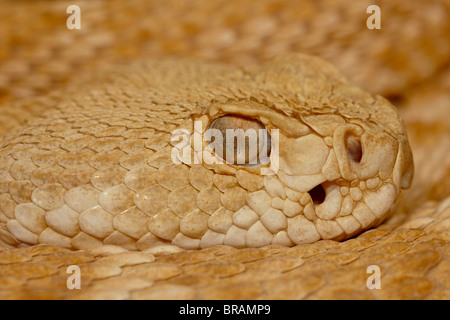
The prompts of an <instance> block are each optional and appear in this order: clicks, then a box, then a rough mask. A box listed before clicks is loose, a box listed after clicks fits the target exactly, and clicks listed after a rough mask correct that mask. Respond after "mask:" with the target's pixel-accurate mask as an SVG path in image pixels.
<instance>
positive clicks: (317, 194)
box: [308, 184, 326, 205]
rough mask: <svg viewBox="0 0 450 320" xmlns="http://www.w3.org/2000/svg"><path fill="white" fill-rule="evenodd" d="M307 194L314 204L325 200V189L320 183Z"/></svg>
mask: <svg viewBox="0 0 450 320" xmlns="http://www.w3.org/2000/svg"><path fill="white" fill-rule="evenodd" d="M308 193H309V195H310V196H311V199H312V201H313V203H314V204H315V205H318V204H321V203H322V202H324V201H325V196H326V193H325V189H324V188H323V187H322V185H321V184H319V185H318V186H316V187H314V188H313V189H311V190H309V191H308Z"/></svg>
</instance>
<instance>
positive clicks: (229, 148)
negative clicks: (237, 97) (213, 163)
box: [206, 115, 270, 166]
mask: <svg viewBox="0 0 450 320" xmlns="http://www.w3.org/2000/svg"><path fill="white" fill-rule="evenodd" d="M206 139H207V140H208V141H209V145H210V147H211V148H212V149H213V150H214V152H215V153H216V155H217V156H219V157H220V158H222V159H223V160H225V161H226V162H228V163H231V164H236V165H245V166H254V165H259V164H266V163H268V162H269V160H268V157H269V156H270V135H269V133H268V131H267V129H266V128H265V126H264V125H263V124H262V123H261V122H260V121H258V120H255V119H251V118H245V117H242V116H238V115H226V116H222V117H219V118H217V119H215V120H213V121H212V122H211V124H210V126H209V128H208V130H207V132H206Z"/></svg>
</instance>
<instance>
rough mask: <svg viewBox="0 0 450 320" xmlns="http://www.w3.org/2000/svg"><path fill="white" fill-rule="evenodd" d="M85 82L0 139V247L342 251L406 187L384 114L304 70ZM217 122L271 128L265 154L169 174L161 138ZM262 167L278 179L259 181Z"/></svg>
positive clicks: (196, 66) (213, 69)
mask: <svg viewBox="0 0 450 320" xmlns="http://www.w3.org/2000/svg"><path fill="white" fill-rule="evenodd" d="M108 79H109V80H108ZM95 81H96V82H97V81H98V83H101V85H97V86H95V87H94V88H92V89H82V88H77V95H76V97H73V98H72V97H71V98H69V99H67V100H62V101H59V102H58V105H57V106H54V107H49V110H48V112H47V113H45V114H44V115H42V116H41V117H39V118H38V119H36V120H30V121H29V122H28V123H27V124H26V125H25V126H23V127H22V128H21V129H19V131H18V132H13V133H11V134H8V135H6V136H5V139H4V143H3V148H2V150H1V151H0V152H1V153H0V154H1V156H2V163H3V164H4V166H5V167H4V171H3V172H4V173H3V179H2V183H3V185H4V190H3V192H4V193H3V194H2V208H3V209H4V214H3V217H2V218H3V220H7V222H6V228H2V231H3V232H2V234H3V237H2V240H3V241H4V243H6V244H9V245H13V244H14V243H15V241H14V240H15V239H17V240H18V242H24V243H27V244H38V243H42V244H55V245H60V246H63V247H67V248H76V249H88V248H91V247H95V246H98V245H100V244H102V243H103V244H113V245H118V246H123V247H126V248H128V249H137V248H139V249H147V248H149V247H151V246H158V245H161V244H164V243H171V244H175V245H178V246H180V247H182V248H185V249H199V248H206V247H210V246H213V245H222V244H225V245H232V246H236V247H261V246H265V245H270V244H272V245H287V246H291V245H294V244H302V243H311V242H315V241H317V240H320V239H326V240H330V239H344V238H348V237H351V236H353V235H355V234H357V233H360V232H361V231H362V230H364V229H367V228H369V227H370V226H373V225H377V224H379V223H380V222H382V221H383V220H384V218H385V217H386V215H387V212H388V211H389V209H390V208H391V206H392V205H393V203H394V201H395V199H396V198H397V195H399V194H400V191H401V189H402V188H405V187H408V186H409V185H410V182H411V179H412V172H413V164H412V156H411V151H410V148H409V144H408V141H407V137H406V132H405V128H404V125H403V123H402V121H401V120H400V118H399V115H398V113H397V112H396V110H395V107H394V106H392V105H391V104H389V102H388V101H386V100H384V99H382V98H381V97H379V96H377V97H373V96H370V95H369V94H367V93H365V92H363V91H362V90H360V89H358V88H356V87H354V86H351V85H349V84H348V83H347V81H346V80H345V79H343V78H342V77H341V76H340V75H339V74H338V73H337V72H336V71H335V70H334V69H333V68H332V67H331V66H329V65H328V64H326V63H325V62H323V61H321V60H319V59H317V58H312V57H309V56H301V55H290V56H287V57H280V58H277V59H275V60H274V61H271V62H268V63H267V64H266V65H264V66H259V67H255V68H253V69H246V70H243V69H235V68H231V67H226V66H221V65H215V64H202V63H195V62H182V61H180V62H177V61H156V62H148V63H143V64H137V65H134V66H132V67H128V68H127V67H125V68H123V69H121V68H117V69H116V70H115V72H114V73H112V74H107V75H106V76H104V77H103V78H102V80H99V79H96V80H95ZM85 85H86V86H87V87H88V88H90V87H92V86H93V85H92V84H85ZM224 117H227V118H224ZM246 117H247V118H246ZM252 119H253V120H252ZM217 120H219V121H220V122H221V125H222V126H224V127H225V128H226V129H235V128H243V129H244V130H247V129H248V128H247V127H249V123H250V122H251V121H258V122H259V123H260V124H261V125H262V126H264V127H265V128H266V129H268V130H269V134H272V132H273V130H274V129H275V128H277V129H281V132H280V133H279V138H278V139H279V143H278V146H277V148H278V152H277V154H273V155H272V154H271V155H270V163H268V164H266V165H256V166H252V167H250V166H246V165H239V164H236V163H235V162H232V163H228V162H224V161H222V163H221V164H220V163H217V162H218V161H219V160H218V159H217V160H216V162H215V163H211V162H209V163H208V161H207V160H208V159H204V160H203V159H201V160H198V161H197V163H198V164H195V163H193V162H192V160H191V159H189V160H190V161H188V162H187V163H175V162H174V159H173V156H172V155H173V154H174V152H173V150H174V148H176V145H174V144H173V138H172V136H173V133H174V132H176V130H177V129H180V128H183V129H185V130H187V131H188V132H190V133H193V132H194V122H196V121H197V122H199V123H200V124H203V130H202V129H196V130H200V132H199V133H201V134H202V133H203V131H204V130H206V129H207V128H208V127H210V126H211V127H212V126H213V123H214V121H217ZM239 120H240V121H242V122H243V123H239ZM273 140H274V139H273V137H272V143H273ZM201 143H202V142H200V144H201ZM223 143H225V141H223ZM206 146H207V143H206V142H205V141H203V146H201V147H200V148H199V150H196V151H194V150H193V146H192V147H188V149H187V151H188V152H189V156H190V153H191V152H193V157H196V158H199V157H200V156H201V155H203V157H204V155H205V154H206V153H205V151H204V149H205V148H206ZM176 150H178V149H176ZM215 151H216V153H215V154H214V153H213V156H215V157H216V158H218V155H217V151H218V150H217V148H216V150H215ZM250 152H251V151H250V150H249V149H248V148H247V154H248V153H250ZM178 153H179V152H178V151H176V152H175V154H178ZM275 157H277V158H279V159H275ZM223 158H224V159H225V157H223ZM275 161H276V162H277V163H279V169H277V170H276V171H275V172H272V173H273V174H272V175H265V176H264V175H262V174H261V170H262V167H268V166H269V165H270V166H272V165H273V163H274V162H275ZM265 169H266V170H267V169H268V168H265ZM317 189H319V190H318V191H315V190H317ZM320 192H322V193H323V195H322V197H320V195H318V196H316V195H315V193H320ZM316 197H318V198H322V199H316ZM14 202H16V203H17V205H13V204H12V203H14ZM7 208H8V209H7ZM8 234H9V235H11V236H10V237H8Z"/></svg>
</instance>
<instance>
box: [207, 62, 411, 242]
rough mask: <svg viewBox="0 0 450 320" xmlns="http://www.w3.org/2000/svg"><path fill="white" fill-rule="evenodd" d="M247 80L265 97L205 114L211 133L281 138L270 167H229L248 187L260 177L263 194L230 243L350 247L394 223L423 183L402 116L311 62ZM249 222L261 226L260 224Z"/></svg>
mask: <svg viewBox="0 0 450 320" xmlns="http://www.w3.org/2000/svg"><path fill="white" fill-rule="evenodd" d="M247 72H248V74H250V75H251V78H252V79H253V81H254V82H255V86H256V87H257V88H258V91H259V92H255V91H257V90H255V89H253V90H254V91H253V95H252V96H251V99H240V100H236V101H228V102H226V103H213V104H211V105H209V106H208V108H206V110H205V111H204V114H207V116H208V119H210V121H209V128H220V129H221V132H222V133H224V132H225V130H224V129H234V130H236V129H242V130H247V129H249V128H263V129H264V130H267V131H268V132H269V134H270V137H271V139H266V141H268V143H269V144H270V146H266V147H265V149H270V150H271V152H270V161H269V163H262V162H260V163H259V164H258V165H256V166H248V165H236V164H234V163H230V162H229V161H228V162H226V163H227V165H229V166H230V167H232V168H233V169H235V170H237V172H241V174H240V177H239V176H238V181H239V182H240V180H245V179H249V180H251V179H254V177H255V176H257V175H259V176H261V179H262V181H263V182H262V185H263V187H262V188H261V190H249V189H248V188H247V191H248V194H247V196H246V203H245V205H244V206H243V207H242V208H240V209H239V210H238V211H237V212H236V213H235V214H234V216H233V226H232V227H231V230H232V231H233V232H228V233H227V235H226V236H225V243H229V244H234V245H239V243H242V242H243V241H242V239H239V237H240V234H246V238H245V243H246V245H247V246H248V245H250V246H260V245H264V244H269V241H268V240H269V239H270V241H271V242H270V243H272V244H282V245H291V244H292V243H295V244H299V243H310V242H314V241H317V240H319V239H334V240H341V239H346V238H349V237H351V236H353V235H355V234H357V233H360V232H361V231H363V230H366V229H368V228H370V227H373V226H376V225H378V224H380V223H381V222H382V221H383V220H384V219H386V217H388V216H389V214H390V213H391V211H392V207H393V204H394V202H395V201H396V199H397V198H398V196H399V195H400V192H401V189H402V188H407V187H409V186H410V184H411V180H412V176H413V161H412V154H411V150H410V147H409V144H408V140H407V136H406V130H405V127H404V125H403V122H402V120H401V119H400V117H399V114H398V112H397V110H396V109H395V107H394V106H393V105H392V104H390V103H389V101H387V100H386V99H384V98H382V97H380V96H376V97H372V96H371V95H370V94H368V93H366V92H364V91H363V90H361V89H359V88H357V87H354V86H351V85H350V84H348V82H347V81H346V80H345V79H344V78H343V77H342V76H341V75H340V74H339V73H338V72H337V71H336V70H335V69H334V68H333V67H331V66H330V65H328V64H327V63H325V62H324V61H322V60H320V59H317V58H313V57H309V56H303V55H300V56H299V55H288V56H284V57H281V58H278V59H276V60H275V61H272V62H271V63H269V64H267V65H264V66H261V67H256V68H253V69H249V70H247ZM275 93H276V95H275ZM275 132H276V139H274V134H275ZM242 135H243V134H241V136H242ZM241 139H244V140H245V137H241ZM255 141H256V140H255ZM221 143H224V145H223V147H224V148H225V144H226V142H225V141H222V140H220V144H221ZM260 143H261V142H258V148H261V146H260ZM217 149H220V146H219V148H217V146H215V150H217ZM249 150H250V148H249ZM257 150H259V149H257ZM248 152H250V151H248ZM253 153H254V152H253ZM223 154H224V153H223V152H219V155H218V157H219V158H224V157H223ZM247 158H248V155H247ZM269 167H270V168H272V169H273V170H267V168H269ZM263 169H266V170H267V171H263ZM242 172H245V174H244V173H242ZM264 172H265V173H264ZM242 184H245V182H242V183H241V185H242ZM249 216H253V217H254V220H255V221H253V220H252V219H250V220H251V221H252V224H251V225H249V223H248V222H247V221H246V219H245V217H246V218H248V217H249ZM243 217H244V218H243ZM240 220H244V221H245V222H241V221H240ZM233 228H234V229H233ZM252 228H253V229H254V230H257V231H258V232H252V231H254V230H253V229H252ZM241 229H243V230H246V231H245V232H244V231H243V232H240V230H241ZM230 234H231V235H230ZM249 234H251V235H249ZM239 241H241V242H239Z"/></svg>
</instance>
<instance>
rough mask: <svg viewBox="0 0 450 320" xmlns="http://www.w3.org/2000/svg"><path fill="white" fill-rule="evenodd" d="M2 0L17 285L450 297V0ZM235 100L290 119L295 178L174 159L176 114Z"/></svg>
mask: <svg viewBox="0 0 450 320" xmlns="http://www.w3.org/2000/svg"><path fill="white" fill-rule="evenodd" d="M5 4H6V6H5ZM1 5H2V6H4V7H5V8H6V9H5V10H2V13H1V14H2V15H3V17H2V18H3V19H2V24H3V25H4V27H5V28H2V29H1V31H0V32H1V33H2V37H1V40H0V41H3V42H4V43H3V44H2V46H1V48H3V51H2V53H1V57H0V70H1V73H0V89H1V90H0V99H1V100H0V101H1V105H0V110H1V111H2V112H1V114H0V131H1V132H2V134H3V137H2V138H1V140H0V141H1V144H2V149H1V151H0V152H1V155H0V158H1V162H0V165H1V167H0V172H1V179H0V193H1V194H0V221H1V222H0V231H1V234H0V242H1V245H2V246H0V269H1V272H0V274H1V276H0V296H1V297H2V298H5V299H8V298H44V299H45V298H69V299H70V298H81V299H84V298H88V299H90V298H105V299H109V298H119V299H130V298H131V299H143V298H150V299H151V298H168V299H172V298H181V299H204V298H206V299H211V298H213V299H221V298H226V299H229V298H231V299H239V298H241V299H242V298H260V299H265V298H278V299H304V298H307V299H320V298H363V299H373V298H378V299H380V298H381V299H384V298H388V299H402V298H418V299H423V298H432V299H448V297H449V287H450V284H449V276H448V269H449V260H448V259H449V255H448V254H449V245H448V240H449V225H448V223H449V219H450V217H449V214H450V211H449V210H450V209H449V207H450V202H449V198H448V196H449V184H448V176H449V173H450V169H449V168H450V164H449V159H448V156H447V155H448V152H449V151H450V148H449V146H450V141H449V136H450V135H449V133H450V130H449V128H450V125H449V123H448V120H446V119H447V118H448V116H447V114H448V87H449V83H450V81H449V80H448V79H449V72H448V66H447V65H448V54H449V43H448V29H449V28H448V19H447V15H448V10H449V9H448V5H446V4H445V3H443V2H438V1H436V2H427V3H420V2H417V3H414V4H413V5H411V6H408V8H405V7H403V6H402V4H401V3H397V2H395V1H394V2H392V1H390V2H380V4H379V5H380V7H381V9H382V29H381V30H368V29H367V28H366V27H365V20H366V18H367V16H368V15H367V14H366V13H365V9H366V8H367V6H368V5H369V3H364V2H358V3H355V4H354V5H352V6H349V5H348V4H346V3H344V2H342V3H340V2H337V3H336V2H327V1H321V2H320V3H317V2H301V3H300V2H288V1H286V2H274V1H263V2H261V4H260V5H258V6H257V7H254V6H252V5H251V4H250V2H249V3H247V2H245V1H244V2H242V1H240V2H226V3H225V2H219V1H217V2H215V1H210V2H206V1H196V2H189V3H184V2H179V3H178V2H173V3H172V2H158V1H151V2H148V3H145V4H144V3H141V2H138V1H127V3H123V2H118V1H110V2H103V1H98V2H80V4H79V5H80V7H81V8H82V29H81V30H67V29H66V28H65V19H66V17H67V15H66V14H64V13H65V9H66V8H67V6H68V5H69V4H68V3H66V2H40V1H38V2H17V3H16V2H12V1H11V2H10V1H4V2H2V3H1ZM30 12H33V13H34V15H33V17H34V19H30V18H29V15H30ZM387 12H388V13H389V15H387V14H386V15H385V14H384V13H387ZM213 16H214V19H213V18H211V19H207V18H205V17H213ZM125 26H126V27H125ZM30 30H34V31H33V32H34V36H33V37H31V36H30V34H31V33H30ZM288 52H303V53H308V54H314V55H317V56H320V57H322V58H325V59H326V60H328V61H330V62H332V63H333V64H334V65H335V66H336V67H337V69H339V71H340V72H341V73H343V74H344V75H345V76H346V77H347V78H349V79H350V82H351V83H354V84H357V85H359V86H360V87H362V88H364V89H366V90H367V91H368V92H371V93H372V95H371V94H368V93H366V92H365V91H363V90H361V89H358V88H357V87H354V86H351V85H349V84H348V83H347V81H346V80H345V79H344V78H343V77H342V76H341V75H340V74H339V73H338V72H337V71H336V70H335V69H334V68H333V67H331V66H329V65H328V64H326V63H325V62H323V61H322V60H319V59H316V58H312V57H309V56H304V55H293V54H289V55H284V56H283V55H281V56H280V57H279V58H276V59H275V60H273V57H276V56H279V55H280V54H283V53H288ZM144 58H145V59H144ZM147 58H151V59H153V60H148V59H147ZM155 58H159V59H157V60H155ZM168 58H169V59H168ZM174 58H183V59H182V60H178V59H174ZM184 58H195V60H186V59H184ZM133 61H134V62H133ZM139 61H144V62H139ZM263 61H265V62H264V63H263ZM212 62H220V63H212ZM222 63H227V64H222ZM255 63H258V64H256V65H255ZM111 66H114V70H113V71H106V72H103V71H101V70H104V69H111ZM93 70H99V72H98V74H97V72H96V74H92V71H93ZM100 71H101V72H100ZM149 75H150V76H149ZM377 94H382V95H385V96H387V97H388V98H391V99H392V100H393V101H394V103H395V104H396V105H397V106H399V107H400V114H401V116H402V117H403V118H404V119H405V122H406V128H405V125H404V124H403V122H402V121H401V120H400V116H399V114H398V113H397V111H396V109H395V108H394V107H393V106H392V105H391V104H390V103H389V102H388V101H387V100H385V99H383V98H382V97H380V96H378V95H377ZM299 104H301V105H302V107H301V108H299V107H298V105H299ZM255 110H258V111H257V113H256V115H255ZM230 113H231V114H233V115H241V116H249V117H253V118H257V119H258V120H260V121H261V122H262V123H263V124H264V125H265V126H266V127H267V128H269V130H271V129H273V128H280V129H281V130H282V132H281V138H280V150H286V149H287V150H290V151H291V152H290V153H289V154H287V153H286V154H281V156H280V159H281V163H280V164H281V167H280V171H281V172H280V173H279V175H278V176H277V177H278V178H274V177H272V176H265V177H263V176H261V175H259V174H257V172H256V171H254V170H253V169H251V168H236V166H234V167H232V166H227V165H216V166H186V165H174V164H172V163H171V159H170V156H169V154H170V151H171V150H172V148H173V145H172V144H173V143H172V144H171V142H170V133H171V132H173V130H174V129H176V128H177V127H182V128H187V129H190V130H192V129H193V128H192V120H194V119H198V120H201V121H202V122H203V123H204V124H205V125H206V126H205V127H207V125H208V124H210V123H211V121H212V120H213V119H214V118H217V117H218V116H221V115H223V114H230ZM331 114H332V115H331ZM262 115H263V116H262ZM292 120H295V122H293V121H292ZM361 128H362V129H363V131H361ZM405 129H407V130H408V136H409V140H410V143H411V148H412V151H413V154H414V159H415V172H414V175H415V179H414V183H413V185H412V186H411V189H410V190H408V191H407V192H406V193H405V194H404V195H403V196H401V197H400V198H399V199H398V201H397V202H396V204H395V206H394V207H393V209H392V210H389V209H390V207H391V204H392V203H393V202H394V200H395V199H396V198H397V196H399V195H400V189H401V188H405V187H409V185H410V183H411V178H412V175H413V167H412V156H411V151H410V147H409V144H408V141H407V138H406V133H405ZM362 132H365V133H364V135H363V134H362ZM349 133H350V134H349ZM349 136H350V137H353V136H357V137H360V140H358V141H357V143H361V145H362V151H363V153H362V158H361V159H358V161H357V162H358V164H355V163H352V162H351V160H350V158H351V156H352V155H351V152H348V144H349V143H350V144H351V143H352V141H350V142H348V141H347V140H346V139H348V138H349ZM368 137H369V138H368ZM370 141H372V144H370ZM373 141H375V142H373ZM436 141H439V144H438V143H437V142H436ZM311 146H313V147H311ZM299 150H300V151H299ZM301 150H308V155H309V157H305V154H306V151H301ZM299 157H300V158H301V157H304V158H303V161H302V162H300V164H299V163H297V162H295V161H289V160H290V159H292V158H299ZM311 158H314V161H310V162H308V161H309V160H308V159H311ZM359 162H360V163H359ZM308 170H309V171H308ZM292 176H300V177H302V178H301V179H300V182H299V181H298V180H295V181H294V180H293V179H292ZM318 176H320V177H318ZM446 178H447V179H446ZM320 184H321V185H323V186H324V189H325V191H326V194H327V195H326V197H325V201H323V203H322V204H316V203H314V200H313V199H312V197H311V196H310V194H309V193H308V191H310V190H311V189H312V188H313V187H314V186H316V185H320ZM333 199H339V200H335V201H329V200H333ZM336 203H339V205H338V208H337V209H335V207H336V206H337V205H336ZM268 208H270V210H269V209H268ZM311 208H315V209H312V210H311ZM318 208H319V209H318ZM391 213H393V215H392V217H391V218H390V219H389V220H388V221H387V222H385V223H383V224H382V225H381V226H379V227H378V228H377V229H375V230H369V231H366V232H364V233H362V234H361V235H359V236H358V237H356V238H353V239H350V240H347V241H344V242H341V243H339V242H336V241H335V240H344V239H346V238H349V237H352V236H354V235H355V234H356V233H360V232H361V230H365V229H368V228H370V227H373V226H376V225H378V224H380V223H381V222H382V221H383V220H384V219H385V218H386V217H387V216H388V215H390V214H391ZM289 230H290V231H289ZM149 231H150V232H149ZM320 239H322V240H320ZM311 242H313V243H312V244H308V243H311ZM39 243H41V245H36V244H39ZM170 243H173V244H175V245H177V246H179V247H183V248H185V249H188V250H187V251H185V250H182V249H180V248H177V247H174V246H171V245H169V244H170ZM29 245H32V246H29ZM292 245H296V246H294V247H291V248H288V247H286V246H292ZM16 246H19V248H13V247H16ZM235 247H237V248H235ZM243 247H261V248H243ZM199 248H202V249H201V250H189V249H199ZM242 248H243V249H242ZM74 249H77V250H76V251H71V250H74ZM133 250H141V252H133ZM73 264H76V265H79V266H80V268H81V270H82V275H83V284H82V290H68V289H67V287H66V283H65V281H66V279H67V273H66V268H67V266H68V265H73ZM370 265H378V266H380V267H381V272H382V275H383V278H382V289H381V290H369V289H368V288H367V287H366V279H367V277H368V276H369V275H368V274H367V272H366V269H367V267H368V266H370Z"/></svg>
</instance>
